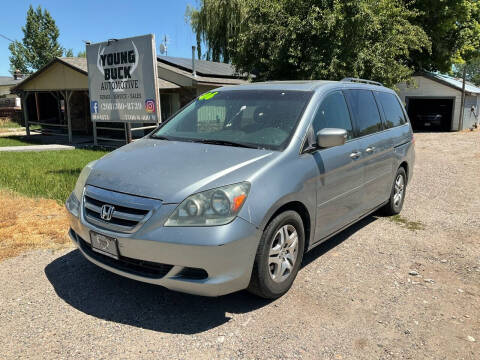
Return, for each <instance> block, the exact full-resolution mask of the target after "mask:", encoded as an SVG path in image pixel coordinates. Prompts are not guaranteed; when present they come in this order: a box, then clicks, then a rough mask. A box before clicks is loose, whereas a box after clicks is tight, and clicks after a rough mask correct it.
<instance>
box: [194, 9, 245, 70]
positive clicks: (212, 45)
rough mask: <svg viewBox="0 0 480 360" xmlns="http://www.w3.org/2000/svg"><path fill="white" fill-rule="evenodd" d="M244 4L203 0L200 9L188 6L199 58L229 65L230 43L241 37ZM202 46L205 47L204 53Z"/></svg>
mask: <svg viewBox="0 0 480 360" xmlns="http://www.w3.org/2000/svg"><path fill="white" fill-rule="evenodd" d="M245 3H246V2H245V1H244V0H201V1H200V9H199V10H197V9H195V8H192V7H190V6H188V7H187V10H186V13H185V17H186V19H187V20H188V21H189V22H190V25H191V27H192V29H193V31H194V32H195V34H196V36H197V52H198V58H199V59H201V58H202V57H203V58H205V59H207V60H212V61H223V62H226V63H228V62H230V57H231V55H230V52H231V49H230V47H229V41H230V40H231V39H233V38H234V37H236V36H237V35H238V32H239V30H240V25H241V21H242V18H243V17H244V14H245ZM202 44H205V45H206V50H205V52H204V54H202Z"/></svg>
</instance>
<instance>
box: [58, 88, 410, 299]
mask: <svg viewBox="0 0 480 360" xmlns="http://www.w3.org/2000/svg"><path fill="white" fill-rule="evenodd" d="M413 164H414V142H413V135H412V129H411V126H410V123H409V121H408V118H407V114H406V112H405V109H404V108H403V106H402V104H401V102H400V100H399V98H398V97H397V95H396V94H395V92H394V91H392V90H390V89H388V88H385V87H383V86H381V84H379V83H374V82H371V81H366V80H360V79H345V80H343V81H339V82H334V81H289V82H266V83H254V84H247V85H239V86H227V87H222V88H219V89H216V90H213V91H210V92H207V93H205V94H203V95H201V96H199V97H198V98H196V99H195V100H193V101H192V102H191V103H189V104H188V105H186V106H185V107H184V108H183V109H181V110H180V111H178V112H177V113H176V114H174V115H173V116H172V117H171V118H170V119H168V120H167V121H165V122H163V123H162V124H160V125H159V126H158V128H157V129H155V130H154V131H153V132H152V133H150V134H149V135H148V136H146V137H144V138H142V139H139V140H137V141H135V142H133V143H131V144H128V145H126V146H123V147H121V148H119V149H117V150H115V151H113V152H111V153H109V154H108V155H106V156H104V157H103V158H101V159H100V160H98V161H94V162H92V163H90V164H88V165H87V166H86V167H85V168H84V169H83V170H82V172H81V174H80V176H79V178H78V181H77V184H76V186H75V189H74V190H73V192H72V194H71V195H70V197H69V199H68V200H67V203H66V207H67V209H68V211H69V214H70V224H71V229H70V232H69V234H70V237H71V238H72V240H73V242H74V243H75V244H76V245H77V246H78V248H79V249H80V252H81V253H82V254H83V256H84V257H85V258H87V259H88V260H89V261H91V262H92V263H94V264H96V265H98V266H100V267H102V268H104V269H107V270H109V271H111V272H114V273H116V274H119V275H122V276H125V277H128V278H131V279H135V280H140V281H144V282H148V283H152V284H158V285H162V286H164V287H167V288H169V289H173V290H177V291H183V292H187V293H192V294H199V295H206V296H219V295H223V294H227V293H231V292H234V291H237V290H241V289H248V290H249V291H251V292H253V293H254V294H257V295H259V296H262V297H265V298H277V297H279V296H281V295H283V294H284V293H285V292H287V291H288V289H289V288H290V286H291V285H292V282H293V281H294V279H295V277H296V275H297V272H298V271H299V268H300V266H301V263H302V258H303V256H304V254H305V252H306V251H309V250H311V249H312V248H314V247H315V246H317V245H318V244H320V243H322V242H323V241H325V240H327V239H328V238H330V237H332V236H333V235H335V234H337V233H339V232H340V231H342V230H343V229H345V228H346V227H348V226H349V225H351V224H353V223H354V222H356V221H358V220H360V219H362V218H363V217H365V216H367V215H368V214H371V213H372V212H374V211H376V210H378V209H381V210H382V211H383V212H384V213H386V214H389V215H393V214H398V213H399V212H400V210H401V209H402V205H403V202H404V199H405V191H406V186H407V183H408V182H409V181H410V179H411V177H412V170H413Z"/></svg>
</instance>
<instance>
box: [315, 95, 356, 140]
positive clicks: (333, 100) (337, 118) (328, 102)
mask: <svg viewBox="0 0 480 360" xmlns="http://www.w3.org/2000/svg"><path fill="white" fill-rule="evenodd" d="M324 128H337V129H345V130H347V134H348V139H351V138H352V137H353V129H352V121H351V120H350V113H349V112H348V107H347V103H346V102H345V97H344V96H343V93H342V92H341V91H335V92H334V93H332V94H330V95H328V96H327V97H326V98H325V99H324V100H323V102H322V103H321V104H320V106H319V108H318V110H317V113H316V114H315V118H314V119H313V130H314V131H315V134H316V133H317V132H318V131H319V130H322V129H324Z"/></svg>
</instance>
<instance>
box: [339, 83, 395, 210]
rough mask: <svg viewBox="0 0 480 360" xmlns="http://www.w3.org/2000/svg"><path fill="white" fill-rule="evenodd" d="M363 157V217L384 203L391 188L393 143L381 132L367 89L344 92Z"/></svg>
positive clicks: (374, 103)
mask: <svg viewBox="0 0 480 360" xmlns="http://www.w3.org/2000/svg"><path fill="white" fill-rule="evenodd" d="M345 95H346V98H347V102H348V104H349V106H350V109H351V111H352V114H353V118H354V121H355V125H356V128H357V132H358V136H359V141H360V151H361V152H362V155H363V157H364V186H363V190H364V193H363V200H362V202H363V205H362V208H363V213H366V212H368V211H370V210H372V209H374V208H375V207H377V206H378V205H380V204H381V203H383V202H384V201H385V200H386V199H387V195H386V194H387V193H388V191H389V189H390V187H391V180H392V164H393V142H392V139H391V136H390V134H389V132H388V131H386V130H385V129H384V124H383V122H382V117H381V114H380V110H379V107H378V106H377V102H376V100H375V97H374V94H373V92H372V91H371V90H367V89H350V90H346V91H345Z"/></svg>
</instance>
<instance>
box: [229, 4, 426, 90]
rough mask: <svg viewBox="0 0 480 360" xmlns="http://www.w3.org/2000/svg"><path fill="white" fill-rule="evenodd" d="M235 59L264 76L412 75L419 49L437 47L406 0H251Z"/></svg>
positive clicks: (393, 79) (391, 80)
mask: <svg viewBox="0 0 480 360" xmlns="http://www.w3.org/2000/svg"><path fill="white" fill-rule="evenodd" d="M244 4H246V6H245V14H244V16H243V17H242V22H241V26H240V30H239V32H238V35H237V36H233V37H232V38H231V39H230V41H229V43H228V44H229V49H230V51H231V59H232V63H233V64H234V65H236V66H237V68H238V69H239V70H240V71H245V72H251V73H255V74H256V75H257V79H259V80H263V79H333V80H338V79H341V78H343V77H362V78H367V79H372V80H377V81H381V82H383V83H384V84H386V85H388V86H393V85H394V84H396V83H398V82H400V81H403V80H407V79H408V78H409V77H410V76H411V74H412V72H413V70H412V68H411V67H409V66H408V64H407V60H408V58H409V55H410V52H411V51H412V50H418V51H420V50H421V49H424V48H426V49H429V46H430V42H429V40H428V37H427V35H426V34H425V32H424V31H423V30H422V29H421V28H420V27H419V26H416V25H412V24H411V19H413V18H415V17H416V16H417V13H416V12H415V11H414V10H409V9H407V8H406V7H405V6H404V4H403V3H402V2H401V1H398V0H379V1H370V0H344V1H341V0H317V1H315V2H313V4H312V1H309V0H297V1H291V0H279V1H265V0H264V1H259V0H244Z"/></svg>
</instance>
